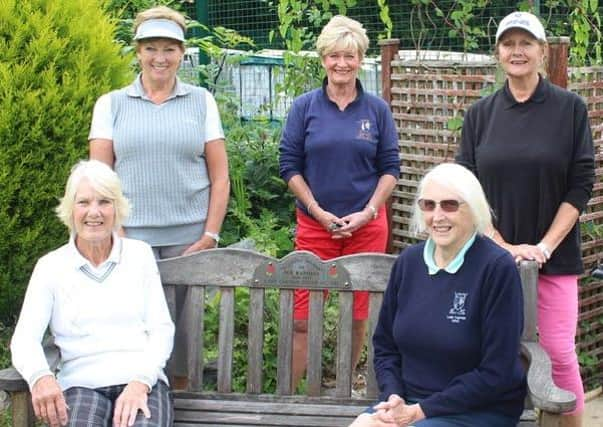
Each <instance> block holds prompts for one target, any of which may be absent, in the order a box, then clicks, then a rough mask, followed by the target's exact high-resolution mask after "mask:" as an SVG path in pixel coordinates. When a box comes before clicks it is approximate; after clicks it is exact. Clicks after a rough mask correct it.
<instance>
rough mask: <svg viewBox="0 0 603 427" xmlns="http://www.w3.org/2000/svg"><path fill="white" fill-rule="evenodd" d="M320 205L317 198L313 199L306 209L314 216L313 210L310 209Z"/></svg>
mask: <svg viewBox="0 0 603 427" xmlns="http://www.w3.org/2000/svg"><path fill="white" fill-rule="evenodd" d="M314 205H316V206H318V202H317V201H316V200H312V201H311V202H310V203H308V205H307V206H306V210H307V211H308V213H309V214H310V216H314V215H312V211H311V210H310V209H312V206H314Z"/></svg>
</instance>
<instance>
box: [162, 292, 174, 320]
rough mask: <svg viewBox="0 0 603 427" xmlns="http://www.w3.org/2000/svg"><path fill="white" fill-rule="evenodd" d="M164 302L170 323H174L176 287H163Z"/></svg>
mask: <svg viewBox="0 0 603 427" xmlns="http://www.w3.org/2000/svg"><path fill="white" fill-rule="evenodd" d="M163 292H164V293H165V302H166V303H167V306H168V310H169V312H170V316H171V317H172V321H173V322H176V287H175V286H171V285H167V286H164V288H163Z"/></svg>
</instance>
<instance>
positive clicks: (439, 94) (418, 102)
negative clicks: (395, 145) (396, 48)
mask: <svg viewBox="0 0 603 427" xmlns="http://www.w3.org/2000/svg"><path fill="white" fill-rule="evenodd" d="M495 71H496V65H495V63H494V62H487V63H466V64H458V63H451V62H428V63H426V62H417V61H393V62H392V77H391V78H392V101H391V108H392V112H393V116H394V120H395V122H396V125H397V127H398V136H399V140H400V155H401V157H402V160H401V166H400V168H401V169H400V181H399V182H398V186H397V188H396V190H395V191H394V195H393V203H392V220H393V221H392V237H393V239H392V240H393V246H394V251H395V252H399V251H400V250H402V249H404V248H405V247H406V246H408V245H410V244H412V243H415V242H417V241H418V240H417V239H416V238H415V237H414V236H412V235H411V234H410V233H409V231H408V224H409V222H410V216H411V208H412V204H413V200H414V197H415V193H416V189H417V183H418V182H419V180H420V179H421V177H422V176H423V174H424V173H425V171H426V170H427V169H429V168H431V167H433V166H435V165H437V164H439V163H441V162H443V161H452V160H454V154H455V152H456V147H457V139H458V137H459V135H460V132H459V131H457V132H453V131H451V130H449V129H448V127H447V123H448V121H449V120H450V119H452V118H454V117H462V116H463V114H464V111H465V110H466V109H467V107H469V106H470V105H471V104H473V103H474V102H475V101H477V100H478V99H479V98H481V96H482V93H483V91H484V89H485V88H487V87H491V86H492V85H493V84H494V82H495Z"/></svg>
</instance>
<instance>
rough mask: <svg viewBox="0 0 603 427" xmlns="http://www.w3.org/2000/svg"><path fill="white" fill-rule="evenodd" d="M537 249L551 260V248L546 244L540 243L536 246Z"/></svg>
mask: <svg viewBox="0 0 603 427" xmlns="http://www.w3.org/2000/svg"><path fill="white" fill-rule="evenodd" d="M536 247H537V248H538V249H540V251H541V252H542V254H543V255H544V257H545V258H546V259H547V260H549V259H551V251H550V250H549V248H548V247H547V245H546V243H544V242H540V243H538V244H537V245H536Z"/></svg>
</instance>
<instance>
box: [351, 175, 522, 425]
mask: <svg viewBox="0 0 603 427" xmlns="http://www.w3.org/2000/svg"><path fill="white" fill-rule="evenodd" d="M490 220H491V218H490V208H489V206H488V203H487V201H486V198H485V195H484V192H483V190H482V188H481V186H480V184H479V182H478V180H477V178H475V176H474V175H473V174H472V173H471V172H470V171H469V170H467V169H465V168H464V167H462V166H460V165H457V164H451V163H445V164H441V165H439V166H437V167H435V168H434V169H433V170H431V171H430V172H428V173H427V174H426V175H425V177H424V178H423V180H422V181H421V183H420V184H419V189H418V196H417V203H416V205H415V207H414V212H413V219H412V223H411V227H412V228H413V229H414V230H415V231H416V232H425V233H427V236H428V239H427V240H426V241H425V242H422V243H419V244H416V245H414V246H411V247H409V248H407V249H405V250H404V252H402V254H401V255H400V256H399V257H398V259H397V261H396V263H395V265H394V267H393V269H392V273H391V276H390V279H389V284H388V286H387V290H386V291H385V294H384V297H383V305H382V307H381V313H380V315H379V321H378V324H377V327H376V330H375V334H374V336H373V344H374V347H375V373H376V375H377V382H378V384H379V390H380V399H382V402H381V403H379V404H378V405H376V406H375V407H374V410H375V412H373V413H372V414H369V413H366V414H362V415H361V416H360V417H358V418H357V419H356V421H355V422H354V423H353V424H352V426H353V427H360V426H369V427H380V426H394V425H396V426H408V425H413V426H416V427H447V426H488V427H511V426H516V425H517V423H518V420H519V416H520V415H521V412H522V410H523V402H524V398H525V394H526V380H525V374H524V370H523V368H522V366H521V363H520V359H519V343H520V338H521V332H522V329H523V299H522V294H521V281H520V278H519V273H518V270H517V267H516V265H515V262H514V260H513V258H512V257H511V255H510V254H509V253H508V252H507V251H505V250H504V249H502V248H501V247H500V246H498V245H497V244H496V243H494V242H493V241H492V240H491V239H489V238H487V237H485V236H484V235H483V232H484V230H486V229H487V228H488V227H489V225H490ZM369 412H370V411H369Z"/></svg>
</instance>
